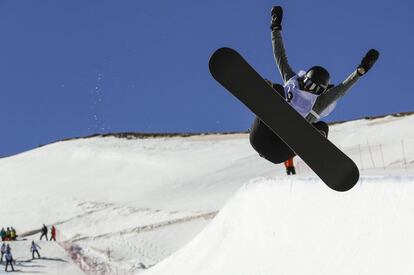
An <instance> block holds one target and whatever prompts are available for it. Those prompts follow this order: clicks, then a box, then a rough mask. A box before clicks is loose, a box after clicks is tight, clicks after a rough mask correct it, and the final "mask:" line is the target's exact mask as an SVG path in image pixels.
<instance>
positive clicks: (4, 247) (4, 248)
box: [0, 242, 6, 263]
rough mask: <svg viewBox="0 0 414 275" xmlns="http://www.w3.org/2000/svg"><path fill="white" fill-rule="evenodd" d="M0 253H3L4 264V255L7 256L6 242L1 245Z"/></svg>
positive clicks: (0, 260) (1, 259)
mask: <svg viewBox="0 0 414 275" xmlns="http://www.w3.org/2000/svg"><path fill="white" fill-rule="evenodd" d="M0 253H1V255H0V256H1V258H0V263H2V262H3V256H4V254H6V243H4V242H3V244H2V245H1V248H0Z"/></svg>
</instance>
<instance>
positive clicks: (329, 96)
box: [306, 49, 379, 122]
mask: <svg viewBox="0 0 414 275" xmlns="http://www.w3.org/2000/svg"><path fill="white" fill-rule="evenodd" d="M378 57H379V52H378V51H377V50H374V49H371V50H369V51H368V52H367V54H366V55H365V56H364V57H363V58H362V60H361V63H360V64H359V65H358V67H357V69H356V70H355V71H353V72H352V73H351V74H350V75H349V76H348V77H347V78H346V79H345V80H344V81H343V82H342V83H341V84H339V85H337V86H333V87H332V88H330V89H328V90H327V91H326V93H324V94H323V95H321V96H319V97H318V99H317V100H316V102H315V105H314V106H313V109H312V110H313V113H316V114H321V113H322V112H323V111H324V110H325V109H326V108H327V107H328V106H329V105H331V104H332V103H334V102H335V101H337V100H338V99H339V98H341V97H343V96H344V95H345V94H346V93H347V92H348V91H349V89H350V88H351V87H352V86H353V85H354V84H355V83H356V82H357V81H358V79H359V78H360V77H361V76H363V75H364V74H366V73H367V72H368V71H369V70H370V69H371V68H372V66H373V65H374V64H375V62H376V61H377V59H378ZM306 119H307V120H308V121H310V122H315V121H316V120H318V119H319V118H318V117H316V116H315V115H312V114H309V115H308V116H307V117H306Z"/></svg>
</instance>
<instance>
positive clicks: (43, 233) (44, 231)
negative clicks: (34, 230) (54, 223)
mask: <svg viewBox="0 0 414 275" xmlns="http://www.w3.org/2000/svg"><path fill="white" fill-rule="evenodd" d="M40 232H41V234H40V240H42V238H43V236H44V237H46V241H48V238H47V227H46V225H44V224H43V227H42V229H41V231H40Z"/></svg>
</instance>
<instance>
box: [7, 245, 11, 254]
mask: <svg viewBox="0 0 414 275" xmlns="http://www.w3.org/2000/svg"><path fill="white" fill-rule="evenodd" d="M9 252H11V247H10V245H9V244H7V245H6V253H9Z"/></svg>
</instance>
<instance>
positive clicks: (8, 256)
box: [4, 251, 15, 271]
mask: <svg viewBox="0 0 414 275" xmlns="http://www.w3.org/2000/svg"><path fill="white" fill-rule="evenodd" d="M5 258H6V268H5V269H4V271H7V268H8V267H9V265H10V266H11V268H12V271H14V267H13V262H15V260H14V259H13V255H12V254H11V252H10V251H9V252H6V255H5Z"/></svg>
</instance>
